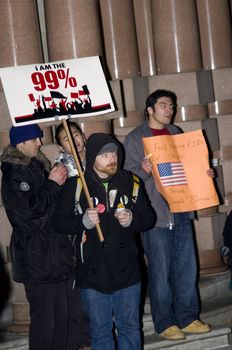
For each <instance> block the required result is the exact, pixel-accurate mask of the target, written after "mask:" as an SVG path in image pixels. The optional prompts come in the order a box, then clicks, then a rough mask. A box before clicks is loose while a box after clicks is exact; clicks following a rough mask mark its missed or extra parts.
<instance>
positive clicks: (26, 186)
mask: <svg viewBox="0 0 232 350" xmlns="http://www.w3.org/2000/svg"><path fill="white" fill-rule="evenodd" d="M19 186H20V190H21V191H25V192H26V191H29V189H30V186H29V184H28V183H27V182H21V183H20V185H19Z"/></svg>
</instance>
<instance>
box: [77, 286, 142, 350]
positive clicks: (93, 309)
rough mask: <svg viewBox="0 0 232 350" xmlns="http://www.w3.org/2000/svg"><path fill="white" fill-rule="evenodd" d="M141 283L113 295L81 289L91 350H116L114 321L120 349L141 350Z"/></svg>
mask: <svg viewBox="0 0 232 350" xmlns="http://www.w3.org/2000/svg"><path fill="white" fill-rule="evenodd" d="M140 289H141V287H140V283H137V284H135V285H133V286H131V287H128V288H124V289H120V290H117V291H115V292H113V293H112V294H105V293H100V292H98V291H96V290H94V289H81V297H82V301H83V305H84V308H85V310H86V313H87V314H88V316H89V321H90V332H91V337H92V342H91V346H92V350H114V349H115V342H114V339H113V333H112V329H113V319H114V323H115V328H116V332H117V342H118V350H140V349H141V334H140V320H139V305H140Z"/></svg>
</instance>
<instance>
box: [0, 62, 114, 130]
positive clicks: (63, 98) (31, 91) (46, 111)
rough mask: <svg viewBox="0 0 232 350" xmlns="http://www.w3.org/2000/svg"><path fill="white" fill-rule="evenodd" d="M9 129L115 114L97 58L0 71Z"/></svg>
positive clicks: (9, 68) (17, 67)
mask: <svg viewBox="0 0 232 350" xmlns="http://www.w3.org/2000/svg"><path fill="white" fill-rule="evenodd" d="M0 76H1V80H2V85H3V89H4V93H5V96H6V100H7V104H8V108H9V111H10V115H11V119H12V123H13V125H15V126H17V125H26V124H33V123H35V122H36V123H38V122H47V121H51V120H56V119H62V117H64V116H67V115H69V116H71V117H73V118H77V117H89V116H96V115H101V114H105V113H109V112H112V111H114V110H115V108H114V104H113V101H112V99H111V95H110V92H109V89H108V86H107V83H106V80H105V76H104V73H103V70H102V66H101V63H100V60H99V57H97V56H93V57H85V58H78V59H71V60H63V61H59V62H50V63H41V64H33V65H26V66H16V67H8V68H2V69H0Z"/></svg>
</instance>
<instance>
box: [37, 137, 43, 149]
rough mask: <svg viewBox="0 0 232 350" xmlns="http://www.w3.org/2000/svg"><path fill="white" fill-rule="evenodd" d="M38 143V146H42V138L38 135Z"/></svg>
mask: <svg viewBox="0 0 232 350" xmlns="http://www.w3.org/2000/svg"><path fill="white" fill-rule="evenodd" d="M36 144H37V146H38V147H40V146H42V141H41V140H40V138H39V137H37V139H36Z"/></svg>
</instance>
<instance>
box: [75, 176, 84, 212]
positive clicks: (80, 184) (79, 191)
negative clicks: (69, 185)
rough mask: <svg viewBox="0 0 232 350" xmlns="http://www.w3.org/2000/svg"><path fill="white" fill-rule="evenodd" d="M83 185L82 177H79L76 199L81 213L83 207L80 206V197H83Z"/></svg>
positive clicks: (77, 207)
mask: <svg viewBox="0 0 232 350" xmlns="http://www.w3.org/2000/svg"><path fill="white" fill-rule="evenodd" d="M82 188H83V185H82V182H81V179H80V177H78V178H77V187H76V194H75V201H76V210H77V211H78V213H79V214H83V211H82V208H81V206H80V197H81V191H82Z"/></svg>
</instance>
